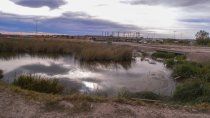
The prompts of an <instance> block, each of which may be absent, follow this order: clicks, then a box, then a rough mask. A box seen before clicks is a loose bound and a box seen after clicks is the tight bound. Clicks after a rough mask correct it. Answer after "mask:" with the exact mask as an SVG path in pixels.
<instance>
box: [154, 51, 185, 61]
mask: <svg viewBox="0 0 210 118" xmlns="http://www.w3.org/2000/svg"><path fill="white" fill-rule="evenodd" d="M179 56H181V57H185V56H183V55H180V54H175V53H172V52H165V51H158V52H155V53H153V54H152V57H153V58H162V59H172V58H175V57H179Z"/></svg>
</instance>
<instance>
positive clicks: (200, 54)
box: [114, 42, 210, 63]
mask: <svg viewBox="0 0 210 118" xmlns="http://www.w3.org/2000/svg"><path fill="white" fill-rule="evenodd" d="M114 44H118V45H129V46H132V47H135V48H136V49H137V50H145V51H156V50H162V51H173V52H181V53H185V54H186V55H187V60H189V61H195V62H202V63H203V62H210V47H199V46H181V45H153V44H138V43H123V42H117V43H114Z"/></svg>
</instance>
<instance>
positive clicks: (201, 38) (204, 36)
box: [195, 30, 210, 45]
mask: <svg viewBox="0 0 210 118" xmlns="http://www.w3.org/2000/svg"><path fill="white" fill-rule="evenodd" d="M195 37H196V40H197V44H199V45H210V37H209V33H208V32H206V31H204V30H200V31H199V32H197V33H196V35H195Z"/></svg>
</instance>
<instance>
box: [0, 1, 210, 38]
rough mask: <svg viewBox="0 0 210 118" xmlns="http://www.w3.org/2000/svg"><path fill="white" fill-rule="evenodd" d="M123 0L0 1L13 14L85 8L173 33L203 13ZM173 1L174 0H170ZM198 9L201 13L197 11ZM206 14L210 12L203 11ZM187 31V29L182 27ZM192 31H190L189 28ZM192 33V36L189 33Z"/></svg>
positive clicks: (105, 17)
mask: <svg viewBox="0 0 210 118" xmlns="http://www.w3.org/2000/svg"><path fill="white" fill-rule="evenodd" d="M121 1H122V0H66V2H67V4H65V5H63V6H60V7H59V8H58V9H53V10H52V9H50V8H49V7H46V6H44V7H40V8H32V7H24V6H20V5H17V4H15V3H13V2H11V1H10V0H1V1H0V11H1V12H4V13H10V14H18V15H30V16H47V17H59V16H62V14H63V13H67V12H81V13H84V14H88V15H90V16H91V17H94V18H96V19H102V20H107V21H111V22H117V23H119V24H126V25H134V26H136V27H140V28H144V29H145V30H149V31H156V32H157V33H166V34H167V33H168V34H170V33H171V32H172V31H173V30H177V31H178V30H180V29H185V28H188V27H189V26H188V25H186V24H184V25H183V23H180V21H179V20H180V19H184V18H192V17H196V16H199V14H200V12H195V14H193V12H188V11H186V12H185V11H182V10H183V9H182V8H179V7H178V8H176V7H169V6H164V5H161V3H160V4H158V5H150V6H149V5H131V4H124V3H122V2H121ZM169 3H170V2H169ZM196 13H197V14H196ZM203 16H205V17H206V13H204V14H203ZM180 31H182V32H184V30H180ZM187 32H189V31H187ZM188 37H192V35H191V36H188Z"/></svg>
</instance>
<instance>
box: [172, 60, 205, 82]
mask: <svg viewBox="0 0 210 118" xmlns="http://www.w3.org/2000/svg"><path fill="white" fill-rule="evenodd" d="M201 67H202V66H201V65H199V64H196V63H192V62H185V61H184V62H180V63H179V64H177V65H176V66H175V67H174V72H173V76H177V77H181V78H182V79H187V78H192V77H197V76H199V74H200V71H201Z"/></svg>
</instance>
